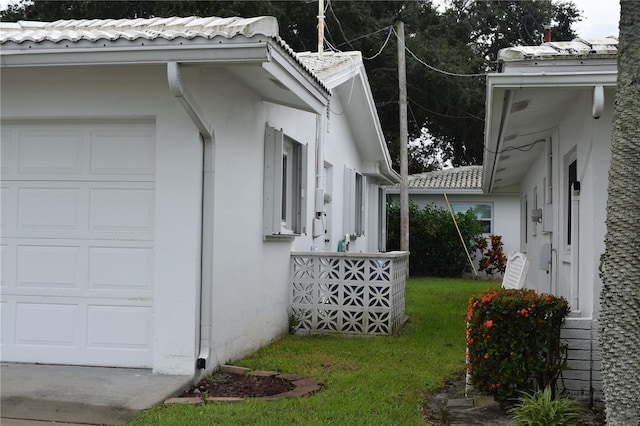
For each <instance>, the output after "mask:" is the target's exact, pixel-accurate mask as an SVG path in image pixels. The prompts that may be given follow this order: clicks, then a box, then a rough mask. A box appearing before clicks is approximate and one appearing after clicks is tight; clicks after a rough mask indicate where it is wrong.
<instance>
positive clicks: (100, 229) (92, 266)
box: [0, 17, 399, 375]
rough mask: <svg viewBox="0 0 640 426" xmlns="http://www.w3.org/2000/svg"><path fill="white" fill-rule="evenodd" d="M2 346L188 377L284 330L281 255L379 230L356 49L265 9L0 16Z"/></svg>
mask: <svg viewBox="0 0 640 426" xmlns="http://www.w3.org/2000/svg"><path fill="white" fill-rule="evenodd" d="M0 49H1V50H0V59H1V67H2V68H1V71H2V74H1V77H2V78H1V91H2V110H1V119H2V121H1V141H2V158H1V166H2V185H1V186H2V229H1V231H2V234H1V235H2V242H1V246H2V247H1V248H2V253H1V254H2V272H1V277H2V282H1V300H0V306H1V312H2V317H1V318H2V333H1V345H2V347H1V358H2V361H7V362H27V363H51V364H70V365H99V366H113V367H143V368H151V369H153V371H154V372H157V373H166V374H184V375H197V374H198V372H202V371H206V370H210V369H212V368H215V367H216V366H218V365H220V364H222V363H224V362H226V361H228V360H232V359H234V358H238V357H240V356H242V355H244V354H246V353H248V352H250V351H252V350H255V349H256V348H258V347H259V346H261V345H264V344H266V343H268V342H269V341H271V340H272V339H274V338H277V337H278V336H280V335H282V334H284V333H286V332H287V331H288V317H287V310H288V308H289V304H290V285H291V281H290V263H291V254H292V252H295V251H321V250H336V249H337V245H338V242H339V240H340V239H341V238H344V236H345V235H346V234H350V236H349V240H350V242H351V247H352V248H353V249H357V250H358V251H374V252H375V251H377V250H378V248H379V247H380V245H379V244H380V241H383V238H384V236H383V231H382V227H381V223H384V221H383V220H382V217H383V215H384V209H383V208H382V207H378V206H383V205H384V199H383V197H382V196H381V193H382V192H381V190H380V186H381V185H388V184H394V183H397V182H398V181H399V177H398V175H397V174H396V173H395V172H393V171H392V169H391V162H390V160H389V154H388V152H387V150H386V145H385V144H384V139H383V138H382V132H381V131H380V125H379V123H378V119H377V116H376V113H375V108H374V103H373V99H372V97H371V92H370V89H369V85H368V81H367V78H366V74H365V72H364V67H363V66H362V60H361V57H360V55H359V54H358V53H344V54H341V53H338V54H325V55H324V56H323V57H319V56H318V55H314V54H304V55H298V54H296V53H294V52H293V51H292V50H291V49H290V48H289V47H288V45H287V44H286V43H285V42H284V41H283V40H282V39H280V38H279V36H278V24H277V22H276V20H275V19H274V18H271V17H258V18H251V19H242V18H216V17H208V18H194V17H189V18H151V19H132V20H126V19H123V20H82V21H57V22H52V23H45V22H18V23H7V22H3V23H0Z"/></svg>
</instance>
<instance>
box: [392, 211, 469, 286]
mask: <svg viewBox="0 0 640 426" xmlns="http://www.w3.org/2000/svg"><path fill="white" fill-rule="evenodd" d="M456 220H457V221H458V226H459V227H460V232H461V233H462V236H463V238H464V240H465V241H466V244H467V248H468V249H469V252H470V253H471V254H472V255H473V252H474V250H475V241H476V239H477V238H478V237H480V236H481V235H482V225H481V224H480V222H479V221H478V219H477V218H476V216H475V214H474V213H473V212H472V211H471V210H469V211H467V212H466V213H458V214H456ZM387 250H400V206H399V205H398V204H395V203H394V204H388V205H387ZM409 251H410V255H409V274H410V275H411V276H433V277H454V278H458V277H460V276H462V275H463V274H464V273H465V272H471V265H469V261H468V259H467V255H466V253H465V250H464V247H463V246H462V243H461V241H460V237H459V236H458V232H457V231H456V227H455V224H454V222H453V219H452V218H451V214H450V213H449V211H447V210H445V209H443V208H441V207H437V206H435V205H433V204H432V205H428V206H426V207H424V208H423V209H420V208H419V207H418V206H416V205H415V204H413V203H412V204H411V205H410V206H409Z"/></svg>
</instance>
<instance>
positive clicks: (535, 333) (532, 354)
mask: <svg viewBox="0 0 640 426" xmlns="http://www.w3.org/2000/svg"><path fill="white" fill-rule="evenodd" d="M569 310H570V308H569V304H568V303H567V301H566V299H564V298H562V297H556V296H552V295H549V294H546V293H541V294H538V293H536V292H535V291H534V290H527V289H521V290H510V289H503V288H500V289H489V290H487V291H485V292H483V293H481V294H478V295H475V296H472V297H471V298H470V299H469V311H468V313H467V315H466V317H465V319H466V321H467V348H468V364H467V366H468V367H467V368H468V369H469V372H470V373H471V380H472V383H473V386H474V387H475V388H476V389H477V390H478V391H480V392H482V393H484V394H488V395H492V396H493V397H494V399H495V400H496V401H498V402H500V403H501V404H505V403H507V402H508V401H509V400H513V399H516V398H518V397H519V396H520V395H521V392H530V391H534V390H538V389H544V388H545V387H547V386H549V387H550V388H551V389H553V390H555V388H556V381H557V379H558V377H559V375H560V373H561V371H562V369H563V368H565V366H566V351H567V347H566V344H564V343H563V342H561V340H560V328H561V327H562V323H563V322H564V319H565V317H566V316H567V315H568V313H569Z"/></svg>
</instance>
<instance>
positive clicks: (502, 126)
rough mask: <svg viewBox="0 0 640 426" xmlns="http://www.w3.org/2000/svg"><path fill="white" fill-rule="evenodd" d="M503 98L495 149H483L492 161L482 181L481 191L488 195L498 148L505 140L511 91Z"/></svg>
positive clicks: (494, 172) (495, 167)
mask: <svg viewBox="0 0 640 426" xmlns="http://www.w3.org/2000/svg"><path fill="white" fill-rule="evenodd" d="M504 97H505V100H504V103H503V105H502V115H501V117H500V130H499V132H498V138H497V140H496V144H495V148H494V149H493V150H490V149H489V146H492V145H489V146H487V145H486V144H485V148H484V149H485V151H486V152H487V154H488V155H490V156H491V160H492V161H491V165H490V167H491V171H490V174H489V176H488V179H483V181H482V189H483V190H485V192H488V193H490V192H491V191H492V190H493V178H494V176H495V174H496V169H497V167H498V158H499V156H500V147H501V146H502V143H503V141H504V138H505V134H504V132H505V128H506V127H507V122H508V120H509V116H510V114H511V106H512V105H513V98H514V93H513V90H507V91H506V92H505V94H504ZM489 137H491V135H489Z"/></svg>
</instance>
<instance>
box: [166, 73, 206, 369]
mask: <svg viewBox="0 0 640 426" xmlns="http://www.w3.org/2000/svg"><path fill="white" fill-rule="evenodd" d="M167 80H168V81H169V88H170V89H171V93H172V94H173V96H175V97H176V98H177V99H178V101H179V102H180V104H182V107H183V108H184V110H185V111H186V112H187V114H188V115H189V117H190V118H191V120H192V121H193V123H194V124H195V125H196V127H197V128H198V130H199V131H200V135H201V137H202V139H203V157H204V158H203V162H202V163H203V165H202V168H203V169H202V225H201V226H202V229H201V233H202V240H201V250H200V256H201V260H200V262H201V265H200V269H201V272H200V273H201V275H200V342H199V349H198V351H199V352H198V359H197V361H196V367H197V368H199V369H205V368H206V367H207V363H208V361H209V358H210V356H211V329H212V322H213V321H212V318H213V313H212V306H211V300H212V295H213V265H212V263H213V206H214V204H213V198H214V197H213V195H214V186H213V184H214V175H213V169H214V154H215V153H214V134H213V127H212V126H211V124H210V123H209V121H208V120H207V119H206V118H205V116H204V114H203V113H202V110H201V109H200V106H199V105H198V103H197V102H196V101H195V99H194V98H193V97H192V96H191V93H189V91H188V90H187V89H186V87H185V86H184V83H183V82H182V75H181V74H180V65H178V63H177V62H167Z"/></svg>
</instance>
